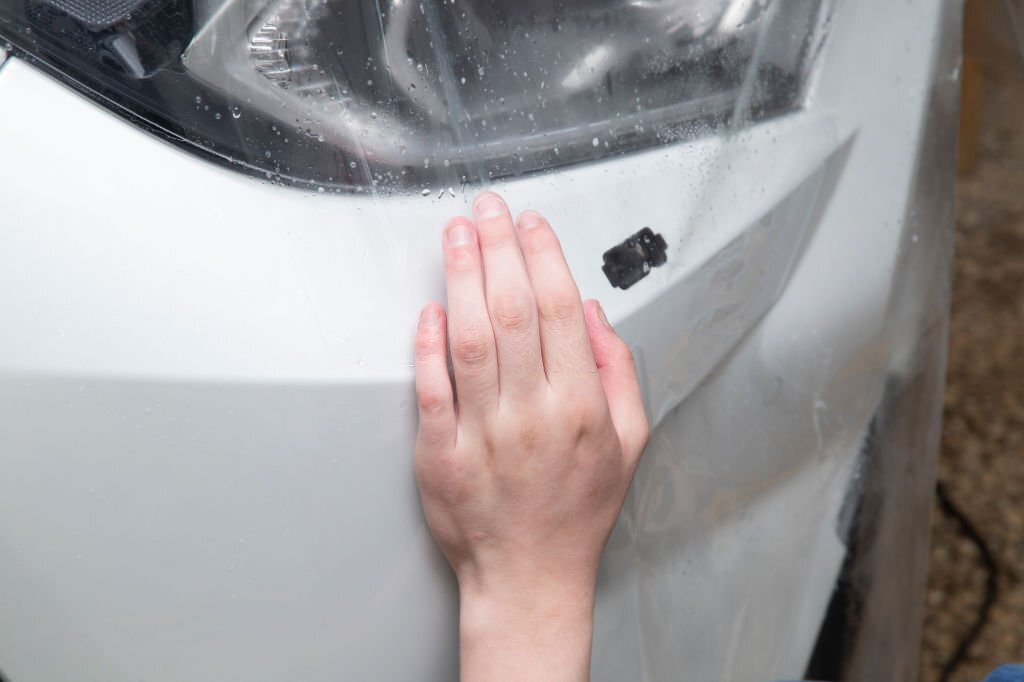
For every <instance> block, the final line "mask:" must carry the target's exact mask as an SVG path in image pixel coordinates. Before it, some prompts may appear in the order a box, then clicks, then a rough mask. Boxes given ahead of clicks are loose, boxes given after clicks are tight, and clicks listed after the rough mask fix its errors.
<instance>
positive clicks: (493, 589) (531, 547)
mask: <svg viewBox="0 0 1024 682" xmlns="http://www.w3.org/2000/svg"><path fill="white" fill-rule="evenodd" d="M473 213H474V219H475V225H474V221H473V220H470V219H468V218H464V217H460V218H455V219H453V220H452V221H450V222H449V223H448V225H447V227H446V229H445V236H444V261H445V275H446V281H447V287H448V309H449V315H448V319H447V320H446V316H445V311H444V309H443V308H442V307H441V306H439V305H437V304H430V305H427V306H426V307H425V308H424V309H423V311H422V313H421V316H420V322H419V327H418V330H417V337H416V391H417V399H418V403H419V413H420V423H419V433H418V437H417V442H416V454H415V464H416V478H417V481H418V483H419V487H420V495H421V499H422V503H423V509H424V512H425V514H426V518H427V523H428V524H429V526H430V529H431V531H432V532H433V534H434V537H435V538H436V540H437V542H438V544H439V545H440V546H441V549H442V551H443V552H444V554H445V556H446V557H447V559H448V561H449V563H450V564H451V566H452V568H453V569H454V571H455V574H456V576H457V578H458V582H459V593H460V600H461V606H460V608H461V613H460V637H461V645H462V678H463V680H464V682H466V681H469V680H474V679H486V680H501V679H516V680H536V679H545V680H563V679H564V680H568V679H573V680H583V679H587V678H588V676H589V658H590V637H591V632H592V614H593V599H594V585H595V581H596V576H597V568H598V564H599V562H600V558H601V553H602V552H603V550H604V546H605V543H606V542H607V540H608V535H609V534H610V532H611V529H612V526H613V525H614V523H615V519H616V518H617V516H618V514H619V511H620V510H621V507H622V503H623V500H624V499H625V495H626V491H627V490H628V488H629V484H630V481H631V480H632V478H633V472H634V470H635V469H636V464H637V461H638V460H639V457H640V454H641V452H642V451H643V448H644V446H645V445H646V443H647V437H648V425H647V420H646V417H645V415H644V411H643V404H642V401H641V397H640V389H639V385H638V383H637V379H636V370H635V368H634V365H633V360H632V356H631V354H630V352H629V349H628V348H627V346H626V345H625V344H624V343H623V342H622V341H621V340H620V339H619V338H618V336H617V335H616V334H615V332H614V330H613V329H612V328H611V326H610V325H609V324H608V323H607V320H606V319H605V317H604V314H603V312H602V311H601V308H600V306H599V305H598V303H597V302H596V301H588V302H587V303H586V304H583V303H581V301H580V297H579V293H578V291H577V289H576V284H575V282H574V281H573V278H572V275H571V273H570V272H569V268H568V266H567V265H566V262H565V258H564V256H563V254H562V250H561V246H560V245H559V243H558V239H557V237H556V236H555V233H554V232H553V231H552V229H551V226H550V225H548V223H547V221H546V220H544V218H543V217H542V216H541V215H540V214H538V213H535V212H526V213H524V214H522V215H521V216H519V219H518V221H517V223H513V221H512V216H511V215H510V213H509V211H508V208H507V207H506V206H505V204H504V202H503V201H502V200H501V199H500V197H498V195H496V194H494V193H491V192H485V193H483V194H481V195H480V196H479V197H478V198H477V200H476V202H475V203H474V207H473ZM517 226H518V229H517ZM449 336H450V339H451V342H450V344H451V358H452V366H453V370H454V378H455V385H454V387H453V385H452V382H451V379H450V377H449V373H448V363H447V358H448V346H449V340H448V337H449Z"/></svg>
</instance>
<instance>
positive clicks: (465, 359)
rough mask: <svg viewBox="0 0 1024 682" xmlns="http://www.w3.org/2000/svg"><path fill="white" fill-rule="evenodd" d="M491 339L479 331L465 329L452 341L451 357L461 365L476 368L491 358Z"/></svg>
mask: <svg viewBox="0 0 1024 682" xmlns="http://www.w3.org/2000/svg"><path fill="white" fill-rule="evenodd" d="M491 346H492V343H491V339H490V338H489V336H488V335H487V334H485V333H484V332H483V331H482V330H480V329H467V330H464V331H462V332H460V333H458V334H457V335H456V337H455V338H454V339H453V340H452V356H453V357H454V358H455V359H456V360H458V361H459V362H460V363H462V364H463V365H467V366H470V367H478V366H481V365H484V364H486V363H487V362H488V360H490V357H491Z"/></svg>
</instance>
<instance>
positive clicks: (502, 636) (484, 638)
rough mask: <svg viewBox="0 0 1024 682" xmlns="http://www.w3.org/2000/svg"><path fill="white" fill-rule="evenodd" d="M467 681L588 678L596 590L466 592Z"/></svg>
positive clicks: (462, 633)
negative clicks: (594, 593)
mask: <svg viewBox="0 0 1024 682" xmlns="http://www.w3.org/2000/svg"><path fill="white" fill-rule="evenodd" d="M460 593H461V601H460V616H459V639H460V650H461V680H462V682H504V681H506V680H508V681H516V682H539V681H543V682H586V681H587V680H589V679H590V639H591V635H592V633H593V613H594V597H593V589H592V588H591V587H589V586H587V585H585V584H584V585H582V586H574V587H569V588H568V589H565V590H543V591H541V590H535V589H529V588H528V589H526V590H515V591H510V592H509V593H507V594H483V593H480V592H477V591H475V590H465V589H463V590H460Z"/></svg>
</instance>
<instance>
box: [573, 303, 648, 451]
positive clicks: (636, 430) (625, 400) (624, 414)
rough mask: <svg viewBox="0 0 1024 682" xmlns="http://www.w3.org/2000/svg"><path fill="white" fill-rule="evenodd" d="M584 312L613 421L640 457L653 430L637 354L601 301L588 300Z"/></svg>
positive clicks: (627, 445) (622, 438)
mask: <svg viewBox="0 0 1024 682" xmlns="http://www.w3.org/2000/svg"><path fill="white" fill-rule="evenodd" d="M583 314H584V317H585V318H586V322H587V334H588V335H589V336H590V347H591V348H592V349H593V351H594V360H595V361H596V362H597V369H598V372H600V374H601V384H602V385H603V386H604V395H605V398H606V399H607V400H608V408H609V410H610V411H611V416H612V422H613V423H614V424H615V430H616V431H617V432H618V434H619V440H620V441H621V443H622V448H623V450H624V451H625V452H626V456H627V457H629V458H631V459H636V458H638V457H639V456H640V453H641V452H643V449H644V446H646V445H647V438H648V436H649V435H650V429H649V427H648V425H647V415H646V414H644V403H643V398H642V397H641V395H640V383H639V381H637V377H636V365H635V364H634V363H633V354H632V353H631V352H630V350H629V347H628V346H627V345H626V344H625V343H624V342H623V341H622V339H620V338H619V335H618V334H616V333H615V330H614V329H612V326H611V324H609V322H608V318H607V317H605V314H604V311H603V310H602V309H601V304H600V303H598V302H597V301H593V300H590V301H587V302H585V303H584V304H583Z"/></svg>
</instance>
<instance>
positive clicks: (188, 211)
mask: <svg viewBox="0 0 1024 682" xmlns="http://www.w3.org/2000/svg"><path fill="white" fill-rule="evenodd" d="M959 9H960V8H959V5H958V3H956V2H941V1H939V0H908V1H907V2H898V3H893V2H891V1H890V0H858V1H857V2H824V1H814V0H792V1H790V0H700V1H698V2H694V1H692V0H574V1H572V2H570V1H569V0H565V1H557V2H540V1H539V0H538V1H536V2H535V1H533V0H530V1H527V2H518V3H502V2H497V1H491V0H455V1H454V2H452V1H451V0H423V1H422V2H420V1H418V0H413V1H411V2H410V1H409V0H379V2H378V1H377V0H360V1H358V2H356V1H355V0H353V1H351V2H343V1H341V0H328V1H323V0H306V1H305V2H291V1H290V0H279V1H270V2H256V1H255V0H229V1H227V2H219V1H213V0H211V1H209V2H191V3H188V2H181V1H179V0H168V1H167V2H152V3H147V2H145V1H143V0H139V1H137V2H136V1H134V0H123V1H120V0H119V2H113V3H107V4H105V3H95V2H90V3H78V2H76V0H0V36H2V37H3V38H4V39H6V40H8V41H10V43H11V53H12V55H13V56H12V57H11V58H10V59H8V60H7V62H6V63H5V64H4V65H3V66H2V68H0V102H2V103H3V105H2V106H0V158H3V159H4V161H3V163H2V164H0V165H3V166H4V167H5V168H16V169H17V172H16V173H11V174H8V177H5V178H4V182H3V184H0V196H2V197H3V202H2V203H3V210H4V223H5V224H4V225H3V226H2V227H0V231H2V233H3V235H4V248H3V249H0V289H2V290H5V291H14V292H19V294H18V295H17V296H13V297H3V296H0V319H4V320H5V324H6V331H5V333H4V334H2V335H0V413H2V414H4V415H5V416H6V418H5V419H3V420H2V421H0V566H3V567H4V568H3V580H0V669H2V670H3V671H4V674H5V675H7V676H8V677H9V678H10V680H11V682H20V680H23V679H24V680H32V679H56V680H63V679H102V680H109V681H111V682H129V681H135V680H139V679H146V680H151V681H154V682H164V681H166V682H170V681H171V680H190V681H192V682H214V681H216V682H220V681H222V680H229V679H245V680H252V681H261V680H266V681H267V682H271V681H274V682H277V681H279V680H303V681H305V682H328V681H333V680H338V679H346V680H349V679H350V680H374V679H380V680H430V681H436V682H441V681H444V680H452V679H456V677H457V675H458V606H457V590H456V586H455V584H454V580H453V577H452V574H451V571H450V569H449V568H448V566H447V564H446V562H445V561H444V558H443V557H442V556H441V554H440V553H439V552H438V550H437V547H436V545H435V543H434V542H433V539H432V538H431V536H430V533H429V530H428V528H427V526H426V524H425V521H424V519H423V516H422V512H421V509H420V502H419V497H418V494H417V488H416V484H415V480H414V476H413V468H412V450H413V443H414V439H415V435H416V428H417V422H416V403H415V397H414V394H413V375H414V367H413V357H414V353H413V328H414V325H415V320H416V316H417V313H418V311H419V309H420V308H421V307H422V306H423V304H424V303H425V302H427V301H429V300H435V301H444V300H445V290H444V279H443V263H442V258H441V250H440V234H441V229H442V226H443V225H444V224H445V222H446V220H448V219H449V218H451V217H452V216H455V215H465V214H467V213H468V212H469V210H470V206H471V203H472V201H473V198H474V196H475V195H476V194H477V193H478V192H479V191H481V190H483V189H493V190H496V191H498V192H500V193H501V194H502V196H503V197H504V198H505V199H506V201H507V202H508V203H509V205H510V207H511V208H512V210H513V212H516V213H518V212H520V211H523V210H526V209H530V208H532V209H535V210H538V211H540V212H541V213H543V214H544V215H545V216H546V217H547V218H548V219H549V221H550V222H551V224H552V225H553V226H554V228H555V230H556V232H557V233H558V237H559V240H560V242H561V244H562V246H563V248H564V251H565V255H566V259H567V262H568V264H569V266H570V269H571V270H572V273H573V275H574V277H575V279H576V281H577V284H578V286H579V289H580V292H581V294H582V295H583V297H584V298H597V299H599V300H600V301H601V303H602V306H603V308H604V310H605V311H606V312H607V314H608V317H609V319H610V321H611V322H612V324H613V325H614V326H615V328H616V330H617V332H618V333H619V335H620V336H621V337H622V338H623V339H624V340H625V341H626V342H627V343H628V345H629V346H630V348H631V349H632V351H633V354H634V357H635V360H636V363H637V368H638V375H639V378H640V382H641V386H642V390H643V397H644V401H645V408H646V410H647V413H648V416H649V419H650V422H651V425H652V436H651V440H650V443H649V445H648V447H647V450H646V452H645V454H644V456H643V459H642V460H641V463H640V466H639V468H638V471H637V474H636V479H635V481H634V484H633V486H632V488H631V491H630V493H629V496H628V497H627V499H626V503H625V505H624V508H623V511H622V514H621V516H620V518H619V519H618V522H617V524H616V526H615V529H614V531H613V533H612V535H611V538H610V540H609V543H608V547H607V550H606V553H605V555H604V558H603V563H602V566H601V569H600V574H599V582H598V592H597V604H596V611H595V631H594V645H593V653H592V657H593V666H592V668H593V670H592V679H594V680H595V681H601V682H618V681H621V680H638V681H645V682H662V681H664V680H685V681H688V682H689V681H692V682H705V681H707V680H729V681H731V682H768V681H772V680H797V679H817V680H848V681H851V682H860V681H861V680H872V681H875V680H877V681H879V682H888V681H891V682H904V681H905V680H911V679H913V677H914V674H915V671H916V667H917V665H916V661H917V647H918V638H919V628H920V617H921V608H920V607H921V599H922V592H923V578H924V571H925V559H926V557H927V551H926V550H927V540H928V521H929V519H928V514H929V509H930V506H931V500H932V489H933V483H934V459H935V455H936V449H937V440H938V434H939V417H940V406H941V398H942V384H943V363H944V353H945V338H946V322H947V313H948V302H949V266H950V250H951V236H952V201H953V191H952V189H953V187H952V182H953V172H954V168H953V135H954V120H955V114H956V91H957V82H958V58H959V44H958V38H957V36H958V34H959ZM3 44H4V43H3V42H0V45H3ZM51 76H56V77H57V78H58V79H60V81H61V83H58V82H55V80H54V78H52V77H51ZM69 83H70V84H71V85H72V86H73V87H74V90H70V89H68V88H66V87H63V84H69ZM82 93H84V94H86V95H87V96H88V98H85V97H82V96H81V94H82ZM97 104H99V105H100V106H97ZM112 112H113V113H114V114H117V116H119V117H120V118H118V117H116V116H112V115H111V113H112ZM122 119H123V120H122ZM126 120H127V121H129V122H130V125H129V124H127V123H126V122H125V121H126ZM140 127H141V128H143V129H145V130H146V131H148V132H156V133H158V137H159V138H160V139H157V137H154V136H153V135H148V134H146V133H145V132H142V131H141V130H139V128H140ZM9 131H14V132H13V133H12V132H9ZM167 142H170V143H171V144H167ZM182 150H185V151H187V152H188V153H182ZM69 159H70V160H71V162H69V161H68V160H69ZM239 171H242V172H239ZM56 190H59V192H58V191H56Z"/></svg>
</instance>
